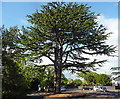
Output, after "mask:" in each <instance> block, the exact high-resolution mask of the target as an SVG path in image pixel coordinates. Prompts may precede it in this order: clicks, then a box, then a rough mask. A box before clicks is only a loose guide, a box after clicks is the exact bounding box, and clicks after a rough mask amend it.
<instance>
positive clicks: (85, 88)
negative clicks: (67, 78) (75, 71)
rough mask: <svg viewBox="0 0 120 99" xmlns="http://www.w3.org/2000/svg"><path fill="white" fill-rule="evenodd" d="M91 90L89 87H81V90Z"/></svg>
mask: <svg viewBox="0 0 120 99" xmlns="http://www.w3.org/2000/svg"><path fill="white" fill-rule="evenodd" d="M92 89H93V88H91V87H89V86H83V87H82V90H92Z"/></svg>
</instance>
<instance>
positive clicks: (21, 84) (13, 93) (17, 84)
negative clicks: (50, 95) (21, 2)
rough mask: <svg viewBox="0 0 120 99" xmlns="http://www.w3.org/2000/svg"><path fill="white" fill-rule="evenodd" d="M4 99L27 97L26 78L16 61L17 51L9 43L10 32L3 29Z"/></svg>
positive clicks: (11, 43) (10, 42)
mask: <svg viewBox="0 0 120 99" xmlns="http://www.w3.org/2000/svg"><path fill="white" fill-rule="evenodd" d="M2 33H3V34H2V75H3V77H2V99H11V98H12V99H21V98H22V99H24V98H25V97H26V91H25V89H26V83H25V78H24V76H23V75H22V74H20V69H19V65H18V64H17V63H16V62H15V61H14V55H15V53H16V51H15V49H14V51H13V50H9V48H14V45H13V42H12V41H9V40H8V39H7V38H8V37H9V36H8V35H9V32H8V31H7V30H5V29H4V28H2Z"/></svg>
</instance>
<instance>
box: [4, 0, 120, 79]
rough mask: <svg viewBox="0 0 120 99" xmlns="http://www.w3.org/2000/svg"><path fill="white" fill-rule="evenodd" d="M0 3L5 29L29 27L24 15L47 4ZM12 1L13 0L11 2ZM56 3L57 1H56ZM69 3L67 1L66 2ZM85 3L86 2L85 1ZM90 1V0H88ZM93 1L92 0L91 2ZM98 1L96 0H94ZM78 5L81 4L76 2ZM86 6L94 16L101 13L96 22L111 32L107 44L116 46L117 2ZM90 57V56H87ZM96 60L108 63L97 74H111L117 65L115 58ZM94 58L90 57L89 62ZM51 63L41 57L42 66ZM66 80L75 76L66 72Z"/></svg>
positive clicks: (89, 3)
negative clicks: (105, 60)
mask: <svg viewBox="0 0 120 99" xmlns="http://www.w3.org/2000/svg"><path fill="white" fill-rule="evenodd" d="M5 1H6V2H2V25H5V27H6V28H9V27H10V26H16V25H17V26H18V27H19V28H21V26H22V25H24V26H26V27H27V26H30V23H28V22H27V19H28V18H27V17H26V15H31V14H32V13H35V11H36V9H38V10H40V9H41V7H40V6H41V5H45V4H47V2H7V0H5ZM13 1H14V0H13ZM36 1H37V0H36ZM56 1H57V0H56ZM67 1H68V2H69V0H67ZM85 1H86V0H85ZM90 1H91V0H90ZM93 1H94V0H93ZM96 1H98V0H96ZM77 3H78V4H80V3H81V2H77ZM84 3H87V4H88V6H91V11H93V12H96V14H98V13H101V16H99V17H98V22H99V23H100V24H104V26H105V27H106V28H107V29H108V30H107V32H113V34H112V35H111V37H110V38H109V39H108V41H107V44H112V45H115V46H117V45H118V2H117V0H116V2H115V0H114V2H113V1H112V0H110V2H87V1H86V2H84ZM89 57H91V56H89ZM95 57H96V56H95ZM97 58H98V59H100V60H101V59H107V60H108V62H106V63H105V64H103V67H102V68H100V69H98V70H97V73H106V74H111V70H110V68H111V67H112V66H117V65H118V58H117V57H107V56H98V57H97ZM92 59H94V57H91V60H92ZM47 63H51V61H50V60H48V59H46V58H45V57H43V64H47ZM64 74H65V76H66V77H67V78H72V79H76V78H77V77H76V75H75V74H69V73H68V71H65V72H64Z"/></svg>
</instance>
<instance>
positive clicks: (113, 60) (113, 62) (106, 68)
mask: <svg viewBox="0 0 120 99" xmlns="http://www.w3.org/2000/svg"><path fill="white" fill-rule="evenodd" d="M98 21H99V24H103V25H104V26H105V27H106V28H107V31H106V32H107V33H109V32H112V34H111V35H110V37H109V38H108V40H107V41H106V43H107V44H109V45H114V46H118V19H117V18H106V17H105V16H103V15H101V16H99V17H98ZM116 55H118V52H116ZM97 58H98V59H107V60H108V62H106V63H105V64H103V67H101V68H100V69H99V70H97V72H98V73H106V74H110V73H111V70H110V68H111V67H112V66H118V57H107V56H98V57H97Z"/></svg>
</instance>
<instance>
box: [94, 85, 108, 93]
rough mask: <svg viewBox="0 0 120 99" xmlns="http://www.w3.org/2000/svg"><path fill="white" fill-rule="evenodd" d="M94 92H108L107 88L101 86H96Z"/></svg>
mask: <svg viewBox="0 0 120 99" xmlns="http://www.w3.org/2000/svg"><path fill="white" fill-rule="evenodd" d="M93 90H95V91H103V92H106V91H107V89H106V87H101V86H94V87H93Z"/></svg>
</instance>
